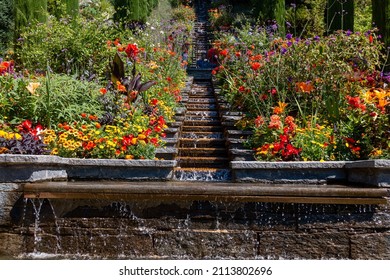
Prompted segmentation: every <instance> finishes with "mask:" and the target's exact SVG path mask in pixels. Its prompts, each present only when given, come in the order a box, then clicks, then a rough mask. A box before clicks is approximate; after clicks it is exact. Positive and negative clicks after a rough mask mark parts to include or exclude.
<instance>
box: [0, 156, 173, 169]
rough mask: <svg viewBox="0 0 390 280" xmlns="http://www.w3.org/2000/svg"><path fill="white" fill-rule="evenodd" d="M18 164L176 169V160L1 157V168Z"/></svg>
mask: <svg viewBox="0 0 390 280" xmlns="http://www.w3.org/2000/svg"><path fill="white" fill-rule="evenodd" d="M16 164H31V165H36V164H43V165H57V166H58V165H64V166H66V165H70V166H76V165H77V166H99V167H100V166H113V167H115V166H123V167H162V168H164V167H175V166H176V161H175V160H149V159H144V160H127V159H79V158H62V157H58V156H49V155H11V154H1V155H0V167H1V166H4V165H5V166H7V165H16Z"/></svg>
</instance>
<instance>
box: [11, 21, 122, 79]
mask: <svg viewBox="0 0 390 280" xmlns="http://www.w3.org/2000/svg"><path fill="white" fill-rule="evenodd" d="M128 33H129V32H128ZM125 34H126V31H123V33H122V31H120V30H118V29H116V28H113V26H112V25H110V24H109V23H108V22H106V21H105V19H104V18H102V17H96V18H94V19H93V20H91V19H88V20H87V19H85V18H83V17H77V18H76V19H74V20H71V19H70V18H61V19H57V18H55V17H50V18H49V19H48V21H47V23H45V24H40V23H37V24H33V25H31V26H30V27H28V28H26V29H25V30H24V32H23V33H22V35H21V38H20V40H19V47H20V48H19V49H18V51H17V56H18V60H19V62H20V63H21V65H20V66H21V67H23V68H26V69H28V70H30V71H31V72H34V71H38V72H39V71H40V72H44V71H45V70H46V68H47V65H49V66H50V68H51V70H52V71H54V72H55V73H64V74H71V75H77V76H78V77H81V78H84V79H92V78H94V77H95V78H102V77H104V76H105V72H106V67H107V64H108V59H107V58H108V57H110V55H111V52H110V49H108V48H107V46H106V41H107V40H112V39H115V38H118V37H121V36H125Z"/></svg>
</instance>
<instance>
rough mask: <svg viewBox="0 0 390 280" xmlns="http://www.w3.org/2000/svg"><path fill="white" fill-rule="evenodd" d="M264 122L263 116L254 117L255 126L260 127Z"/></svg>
mask: <svg viewBox="0 0 390 280" xmlns="http://www.w3.org/2000/svg"><path fill="white" fill-rule="evenodd" d="M263 124H264V118H263V117H262V116H258V117H257V118H256V119H255V126H256V127H260V126H262V125H263Z"/></svg>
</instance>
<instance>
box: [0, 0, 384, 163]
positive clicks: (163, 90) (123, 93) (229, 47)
mask: <svg viewBox="0 0 390 280" xmlns="http://www.w3.org/2000/svg"><path fill="white" fill-rule="evenodd" d="M74 2H77V3H76V5H77V7H78V8H74V6H72V5H74ZM187 2H191V1H167V0H161V1H152V0H149V1H147V0H144V1H141V0H140V1H119V0H117V1H109V0H102V1H95V0H91V1H60V0H51V1H50V0H49V1H25V3H29V5H31V6H29V7H27V6H28V5H27V4H25V5H22V4H21V3H20V1H5V2H4V3H5V4H2V5H3V6H4V7H2V10H3V12H2V15H0V17H3V16H4V14H7V11H8V13H10V14H13V16H14V18H13V21H12V22H13V31H12V34H16V35H15V36H14V37H12V36H8V42H9V44H7V45H4V44H3V45H2V46H1V52H2V56H1V57H2V58H1V59H0V99H1V101H0V153H3V154H4V153H12V154H51V155H58V156H61V157H77V158H109V159H114V158H120V159H154V158H155V152H156V148H157V147H163V146H164V136H165V133H164V130H165V129H166V128H167V127H168V124H169V123H170V122H172V121H173V120H174V114H175V109H176V108H177V107H178V106H180V100H181V95H180V92H181V89H182V88H183V85H184V81H185V78H186V67H187V63H188V61H187V59H186V58H184V57H183V56H182V51H183V46H185V45H187V44H188V43H189V40H190V36H191V31H192V28H193V21H194V20H195V13H194V10H193V8H192V7H191V6H189V5H188V4H189V3H187ZM235 2H237V1H230V2H229V1H211V5H212V8H211V9H210V10H209V17H210V21H211V24H212V27H213V28H214V30H215V32H214V38H215V40H214V43H213V48H214V51H215V53H214V54H215V56H216V57H217V60H218V66H217V67H216V68H215V69H214V70H213V71H212V74H213V75H214V77H215V79H217V80H218V81H220V82H221V83H222V86H221V87H222V92H221V93H222V95H223V96H224V98H225V99H226V100H227V101H228V102H229V103H230V104H231V108H232V110H235V111H240V112H243V113H244V117H243V118H242V119H241V120H240V121H239V122H238V123H237V126H238V127H239V128H240V129H243V130H250V131H252V132H253V133H252V136H251V137H250V138H249V140H248V142H247V143H246V145H247V147H248V148H250V149H253V150H254V152H255V156H256V159H258V160H265V161H334V160H360V159H381V158H382V159H388V158H390V114H389V113H390V89H389V88H388V84H389V82H390V76H389V75H387V74H386V73H387V66H386V63H387V59H388V55H389V52H388V49H386V47H385V44H386V43H385V42H384V40H383V38H381V33H380V31H381V30H378V29H376V28H373V27H372V26H369V29H366V30H365V31H360V30H359V31H351V30H348V29H347V28H346V27H347V23H348V21H347V19H348V17H347V16H345V19H344V18H342V19H341V26H338V27H334V26H333V25H332V24H335V23H336V19H332V23H331V24H328V25H326V24H325V25H326V26H330V27H332V28H334V29H339V27H341V29H343V30H338V31H334V32H328V31H330V29H329V30H328V29H327V30H325V29H324V28H325V27H324V23H323V22H322V19H321V20H318V17H319V16H318V14H321V12H319V9H320V8H321V7H322V8H323V6H324V3H325V2H326V1H317V0H310V1H298V2H299V3H300V2H302V3H305V4H301V6H299V7H297V5H296V4H295V2H296V1H295V2H294V3H287V2H293V1H275V3H279V4H280V3H281V2H283V5H282V6H283V7H281V6H280V5H279V6H278V4H275V5H276V6H275V9H274V10H273V13H274V14H273V16H274V19H275V20H273V21H264V20H263V21H261V20H258V21H256V20H253V18H254V17H253V15H252V19H248V18H245V17H246V16H245V15H243V16H241V15H238V14H236V16H235V17H232V16H231V15H232V10H234V7H235V6H234V5H235V4H236V3H235ZM244 2H245V1H244ZM249 2H256V1H249ZM257 2H259V1H257ZM260 2H267V1H260ZM341 2H343V3H344V2H348V1H341ZM7 3H9V6H7ZM11 3H13V4H14V5H15V6H16V8H14V9H16V10H17V12H16V13H13V12H12V11H14V9H11V8H10V7H11ZM39 3H43V4H42V5H41V6H39ZM124 3H126V4H124ZM231 4H233V5H231ZM292 4H294V5H295V6H294V5H292ZM34 5H35V6H34ZM126 5H130V6H126ZM131 5H133V6H131ZM321 5H322V6H321ZM345 5H346V6H345V8H346V9H347V4H345ZM7 7H8V8H7ZM72 7H73V8H72ZM140 7H143V8H140ZM286 7H287V8H286ZM302 7H305V9H306V10H307V11H306V13H305V12H304V11H305V10H304V9H303V8H302ZM298 8H299V9H298ZM343 8H344V7H343ZM7 9H8V10H7ZM308 9H309V10H308ZM310 9H311V10H310ZM279 10H281V11H282V12H279V13H278V12H277V11H279ZM31 11H33V12H31ZM261 11H264V9H263V10H261ZM328 11H329V10H328ZM311 12H313V14H316V15H317V16H315V17H313V18H314V19H310V20H311V21H310V22H308V21H305V19H308V18H309V17H308V14H309V15H310V13H311ZM357 12H360V13H363V14H362V15H363V17H364V18H367V17H368V16H367V12H369V11H365V10H359V11H357ZM280 13H283V15H284V16H283V17H282V16H280ZM260 15H261V13H260ZM260 18H261V17H260ZM264 18H266V17H264ZM344 20H345V26H344V24H343V22H344ZM368 22H370V21H368ZM358 24H360V28H362V26H364V24H366V25H367V23H364V22H363V21H362V20H360V21H359V22H358ZM368 25H370V24H368ZM364 27H365V26H364ZM4 34H6V33H4ZM4 34H3V33H2V36H3V37H4ZM8 34H9V33H8ZM4 38H5V37H4Z"/></svg>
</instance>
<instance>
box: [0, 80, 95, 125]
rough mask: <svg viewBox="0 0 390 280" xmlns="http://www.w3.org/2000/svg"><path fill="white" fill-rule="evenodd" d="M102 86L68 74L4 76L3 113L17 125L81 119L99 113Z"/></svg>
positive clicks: (0, 96) (0, 97) (0, 86)
mask: <svg viewBox="0 0 390 280" xmlns="http://www.w3.org/2000/svg"><path fill="white" fill-rule="evenodd" d="M99 88H100V87H99V86H98V85H97V84H96V83H90V82H86V81H80V80H77V79H74V78H72V77H70V76H66V75H58V74H52V75H49V76H47V77H36V78H31V79H26V78H16V79H15V78H14V77H12V76H10V75H8V76H3V77H0V91H1V94H0V100H1V102H2V106H1V107H0V114H1V117H2V119H3V121H7V122H10V123H13V124H17V123H20V122H21V121H23V120H27V119H28V120H31V121H33V122H34V123H41V124H42V125H44V126H46V127H49V126H51V125H52V124H55V123H59V122H72V121H75V120H78V119H80V118H81V117H80V114H81V113H88V114H99V113H101V111H102V106H101V104H100V102H99V101H98V98H97V97H98V96H99Z"/></svg>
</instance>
